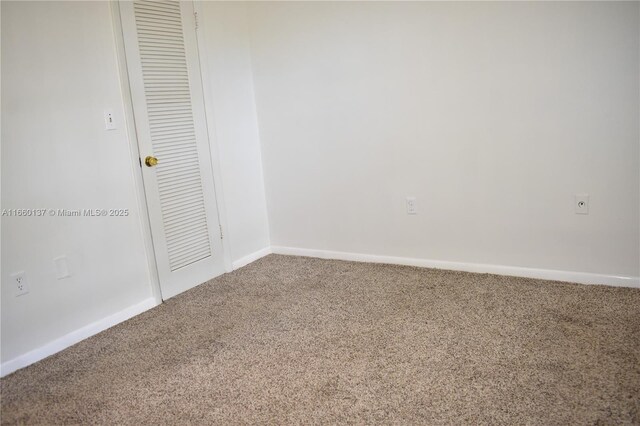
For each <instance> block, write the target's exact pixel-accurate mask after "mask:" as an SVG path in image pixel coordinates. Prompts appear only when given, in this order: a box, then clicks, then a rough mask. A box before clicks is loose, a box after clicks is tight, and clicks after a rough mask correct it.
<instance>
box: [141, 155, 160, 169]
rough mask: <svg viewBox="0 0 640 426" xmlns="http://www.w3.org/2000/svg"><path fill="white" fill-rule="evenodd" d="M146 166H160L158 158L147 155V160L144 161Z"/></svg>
mask: <svg viewBox="0 0 640 426" xmlns="http://www.w3.org/2000/svg"><path fill="white" fill-rule="evenodd" d="M144 164H146V165H147V167H153V166H155V165H156V164H158V159H157V158H156V157H152V156H150V155H147V158H145V159H144Z"/></svg>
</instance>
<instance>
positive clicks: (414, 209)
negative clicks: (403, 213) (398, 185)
mask: <svg viewBox="0 0 640 426" xmlns="http://www.w3.org/2000/svg"><path fill="white" fill-rule="evenodd" d="M406 204H407V214H418V201H417V200H416V197H407V202H406Z"/></svg>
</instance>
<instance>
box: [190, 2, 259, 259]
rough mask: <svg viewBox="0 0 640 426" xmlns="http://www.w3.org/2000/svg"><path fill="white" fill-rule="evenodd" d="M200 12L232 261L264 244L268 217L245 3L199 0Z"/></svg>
mask: <svg viewBox="0 0 640 426" xmlns="http://www.w3.org/2000/svg"><path fill="white" fill-rule="evenodd" d="M202 14H203V16H201V17H200V18H199V21H200V23H201V30H200V31H199V40H200V42H201V43H202V46H201V51H202V52H203V53H204V54H203V55H202V56H203V57H202V60H203V61H205V67H206V69H207V70H208V72H207V75H206V76H204V78H205V79H206V80H207V82H208V83H209V84H208V85H207V87H208V89H209V90H210V93H206V94H205V95H206V96H208V97H209V99H210V100H211V104H210V105H211V106H212V107H213V108H212V109H209V110H208V111H207V114H212V116H213V119H214V129H211V130H212V132H211V133H212V138H214V140H215V142H216V143H217V146H218V152H219V157H220V173H221V176H222V187H223V192H224V199H225V204H226V210H227V211H226V218H227V226H228V234H229V235H228V237H229V240H230V246H231V257H232V260H233V261H234V262H236V261H239V260H241V259H242V258H244V257H246V256H250V255H251V254H253V253H255V252H257V251H259V250H262V249H265V248H267V247H269V245H270V243H269V223H268V219H267V207H266V199H265V193H264V181H263V175H262V160H261V153H260V139H259V135H258V122H257V118H256V107H255V101H254V92H253V81H252V75H251V57H250V50H249V32H248V28H247V14H246V5H245V4H244V3H218V2H203V3H202Z"/></svg>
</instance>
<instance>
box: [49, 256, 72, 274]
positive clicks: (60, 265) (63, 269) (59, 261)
mask: <svg viewBox="0 0 640 426" xmlns="http://www.w3.org/2000/svg"><path fill="white" fill-rule="evenodd" d="M53 262H54V263H55V264H56V277H57V278H58V279H59V280H61V279H63V278H68V277H70V276H71V271H70V270H69V261H68V260H67V256H60V257H56V258H55V259H53Z"/></svg>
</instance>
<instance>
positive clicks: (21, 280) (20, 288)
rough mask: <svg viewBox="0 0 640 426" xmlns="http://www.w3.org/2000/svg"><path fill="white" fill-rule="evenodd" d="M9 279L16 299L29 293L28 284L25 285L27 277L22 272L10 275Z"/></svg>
mask: <svg viewBox="0 0 640 426" xmlns="http://www.w3.org/2000/svg"><path fill="white" fill-rule="evenodd" d="M11 279H12V280H13V284H14V286H15V287H14V289H15V295H16V297H18V296H22V295H23V294H27V293H29V284H28V283H27V277H26V275H25V273H24V271H20V272H16V273H15V274H11Z"/></svg>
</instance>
